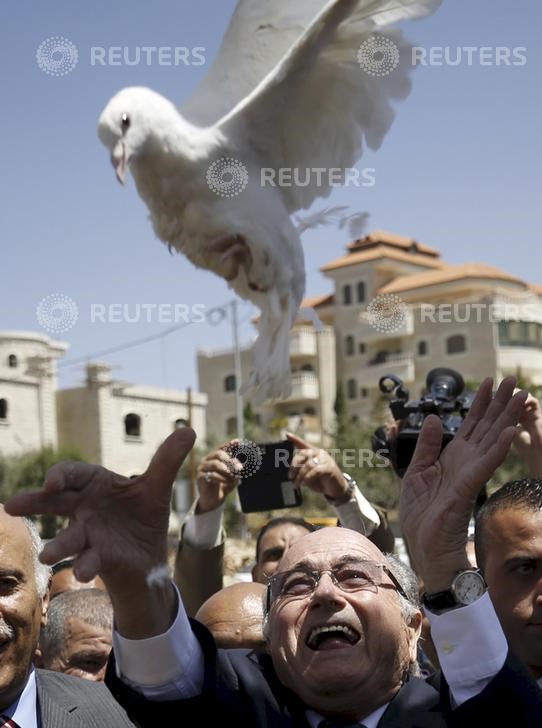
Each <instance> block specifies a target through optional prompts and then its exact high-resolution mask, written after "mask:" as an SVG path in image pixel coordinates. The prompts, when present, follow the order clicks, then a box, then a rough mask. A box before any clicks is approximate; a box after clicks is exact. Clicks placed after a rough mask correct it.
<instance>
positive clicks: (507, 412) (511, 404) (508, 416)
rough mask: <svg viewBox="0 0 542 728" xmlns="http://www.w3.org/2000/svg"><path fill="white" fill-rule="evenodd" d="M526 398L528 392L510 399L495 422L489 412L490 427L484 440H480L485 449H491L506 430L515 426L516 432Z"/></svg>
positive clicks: (522, 392) (519, 393)
mask: <svg viewBox="0 0 542 728" xmlns="http://www.w3.org/2000/svg"><path fill="white" fill-rule="evenodd" d="M526 396H527V392H526V391H525V390H523V391H520V392H518V393H517V394H515V395H514V396H513V397H512V398H511V399H509V401H508V402H507V403H506V406H505V407H504V409H502V410H501V411H500V412H499V413H498V415H497V416H496V418H495V419H494V420H492V419H491V418H490V413H489V411H488V419H489V427H488V428H487V429H486V434H485V436H484V438H482V440H480V445H481V446H482V447H483V448H484V449H486V450H487V449H488V448H490V447H491V446H492V444H493V442H495V441H496V440H497V439H498V438H499V435H500V433H501V432H502V431H503V430H504V429H505V428H507V427H511V426H513V427H514V430H515V428H516V425H517V424H518V422H519V421H520V419H521V415H522V414H523V410H524V406H525V398H526Z"/></svg>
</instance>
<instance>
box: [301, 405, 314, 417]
mask: <svg viewBox="0 0 542 728" xmlns="http://www.w3.org/2000/svg"><path fill="white" fill-rule="evenodd" d="M303 414H304V415H308V416H309V417H315V416H316V410H315V409H314V407H305V409H304V410H303Z"/></svg>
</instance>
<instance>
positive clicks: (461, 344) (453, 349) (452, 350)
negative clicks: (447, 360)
mask: <svg viewBox="0 0 542 728" xmlns="http://www.w3.org/2000/svg"><path fill="white" fill-rule="evenodd" d="M464 351H467V339H466V338H465V337H464V336H463V334H455V336H449V337H448V338H447V339H446V353H447V354H461V353H462V352H464Z"/></svg>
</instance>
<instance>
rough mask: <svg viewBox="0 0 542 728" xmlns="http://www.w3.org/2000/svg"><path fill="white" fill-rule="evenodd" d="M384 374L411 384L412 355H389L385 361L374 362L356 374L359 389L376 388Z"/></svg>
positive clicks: (413, 367)
mask: <svg viewBox="0 0 542 728" xmlns="http://www.w3.org/2000/svg"><path fill="white" fill-rule="evenodd" d="M386 374H395V375H396V376H397V377H399V379H402V381H403V382H413V381H414V379H415V374H416V371H415V365H414V355H413V354H390V355H389V356H388V357H387V359H386V361H382V362H379V361H375V362H374V363H372V364H368V365H367V366H366V367H363V368H361V369H359V370H358V371H357V372H356V379H357V382H358V385H359V386H360V387H378V380H379V379H380V378H381V377H383V376H385V375H386Z"/></svg>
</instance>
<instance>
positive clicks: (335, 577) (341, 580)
mask: <svg viewBox="0 0 542 728" xmlns="http://www.w3.org/2000/svg"><path fill="white" fill-rule="evenodd" d="M323 574H329V575H330V577H331V579H332V581H333V583H334V584H335V586H338V587H339V589H341V590H342V591H344V592H356V591H362V590H370V591H374V592H375V593H376V592H377V591H378V587H391V588H395V589H396V590H397V591H398V592H399V594H401V596H403V597H404V598H405V599H407V600H408V597H407V595H406V593H405V590H404V589H403V587H402V586H401V584H400V583H399V582H398V580H397V578H396V577H395V576H394V575H393V573H392V572H391V571H390V569H389V568H388V566H387V565H386V564H377V563H375V562H374V561H356V562H349V563H347V564H341V565H340V566H336V567H335V568H333V569H323V570H322V571H313V570H311V569H306V568H303V567H296V568H295V569H290V570H289V571H282V572H280V573H279V574H275V575H274V576H272V577H271V578H270V579H269V582H268V585H267V611H269V609H270V607H271V604H272V603H273V602H274V601H275V600H280V601H289V600H291V599H303V598H305V597H309V596H311V594H312V593H313V592H314V590H315V589H316V587H317V586H318V583H319V582H320V579H321V578H322V575H323ZM384 574H386V575H387V576H388V577H389V579H390V581H391V582H392V583H391V584H389V583H387V582H386V581H384V579H383V575H384Z"/></svg>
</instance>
